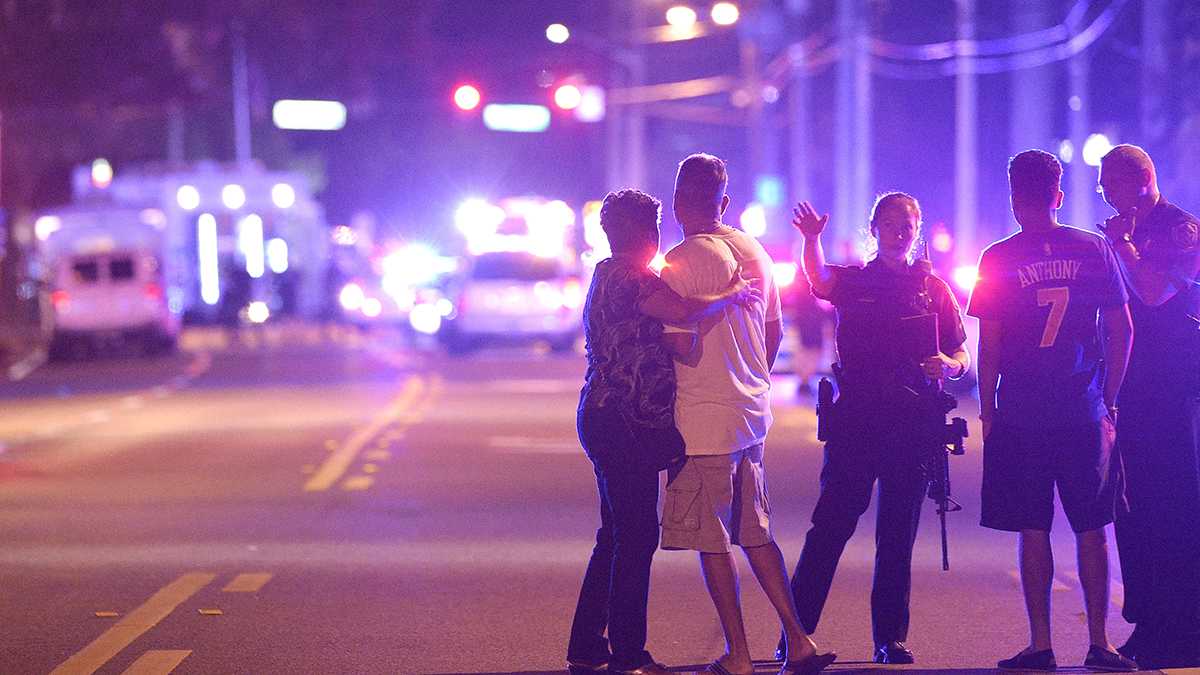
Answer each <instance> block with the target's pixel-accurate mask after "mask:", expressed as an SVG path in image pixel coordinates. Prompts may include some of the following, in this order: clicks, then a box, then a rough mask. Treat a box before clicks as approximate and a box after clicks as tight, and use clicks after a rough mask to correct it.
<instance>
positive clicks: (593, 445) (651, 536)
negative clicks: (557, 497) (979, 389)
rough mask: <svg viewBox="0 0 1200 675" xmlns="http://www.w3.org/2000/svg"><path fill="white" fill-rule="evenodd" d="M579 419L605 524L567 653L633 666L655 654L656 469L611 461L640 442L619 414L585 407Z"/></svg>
mask: <svg viewBox="0 0 1200 675" xmlns="http://www.w3.org/2000/svg"><path fill="white" fill-rule="evenodd" d="M578 424H579V436H580V440H581V441H582V443H583V446H584V448H585V449H586V450H587V452H588V456H589V457H591V459H592V463H593V466H594V469H595V472H596V487H597V488H598V489H599V492H600V529H599V530H596V546H595V548H593V549H592V557H591V560H589V561H588V566H587V572H586V573H585V574H584V577H583V587H582V588H581V589H580V591H579V603H578V604H577V605H576V606H575V619H574V621H573V622H572V624H571V641H570V643H569V644H568V646H567V658H568V659H569V660H571V661H581V662H590V663H597V662H603V661H609V663H610V666H611V667H612V668H613V669H616V670H632V669H634V668H639V667H641V666H643V665H645V664H646V663H648V662H649V661H650V660H651V657H650V654H649V653H648V652H647V651H646V602H647V600H648V598H649V594H650V561H651V559H652V557H653V556H654V551H655V549H656V548H657V547H658V472H657V471H654V470H652V469H645V468H631V467H628V466H622V465H621V464H620V463H618V462H613V461H608V460H609V459H610V458H612V457H614V456H627V454H626V452H625V451H626V450H628V449H629V448H630V447H632V445H631V444H633V443H634V442H635V439H633V438H630V434H629V432H628V429H627V427H626V426H625V425H624V424H623V423H621V420H620V419H619V418H617V417H615V415H612V414H610V413H608V412H605V411H604V409H598V410H595V411H593V410H587V411H584V412H581V413H580V416H579V421H578ZM622 444H625V445H622ZM606 629H607V632H608V637H607V639H606V638H605V630H606ZM610 649H611V655H612V657H611V661H610V659H609V654H610Z"/></svg>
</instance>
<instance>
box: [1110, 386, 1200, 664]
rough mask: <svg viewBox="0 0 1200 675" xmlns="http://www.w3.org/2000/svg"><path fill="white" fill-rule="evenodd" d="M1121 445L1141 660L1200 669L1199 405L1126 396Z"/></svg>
mask: <svg viewBox="0 0 1200 675" xmlns="http://www.w3.org/2000/svg"><path fill="white" fill-rule="evenodd" d="M1170 389H1171V388H1170V387H1167V386H1164V387H1163V389H1162V390H1161V391H1163V392H1168V391H1170ZM1117 448H1118V452H1120V455H1121V460H1122V462H1123V463H1124V468H1125V481H1126V497H1127V499H1128V501H1129V511H1128V512H1127V513H1118V514H1117V520H1116V535H1117V550H1118V554H1119V555H1120V559H1121V577H1122V580H1123V581H1124V584H1125V606H1124V610H1123V612H1122V614H1123V615H1124V617H1125V619H1126V620H1127V621H1129V622H1130V623H1134V624H1136V625H1137V628H1136V634H1135V640H1136V642H1137V648H1136V651H1137V654H1138V662H1139V663H1140V664H1142V665H1143V666H1144V667H1153V668H1164V667H1183V666H1196V665H1200V400H1197V399H1196V398H1195V397H1192V396H1187V395H1186V394H1180V395H1178V396H1154V397H1147V398H1144V399H1143V398H1139V397H1136V396H1135V395H1131V393H1128V392H1125V391H1123V392H1122V393H1121V413H1120V418H1119V419H1118V423H1117Z"/></svg>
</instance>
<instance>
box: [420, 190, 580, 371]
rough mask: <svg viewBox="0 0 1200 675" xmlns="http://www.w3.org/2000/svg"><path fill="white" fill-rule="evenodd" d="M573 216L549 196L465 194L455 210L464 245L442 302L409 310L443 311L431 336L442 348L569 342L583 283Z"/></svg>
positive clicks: (574, 334)
mask: <svg viewBox="0 0 1200 675" xmlns="http://www.w3.org/2000/svg"><path fill="white" fill-rule="evenodd" d="M575 220H576V216H575V212H574V210H572V209H571V207H570V206H568V205H567V204H566V203H564V202H562V201H557V200H547V199H541V198H536V197H520V198H511V199H504V200H500V201H499V202H498V203H495V204H493V203H489V202H486V201H483V200H479V199H472V200H468V201H467V202H465V203H464V204H463V205H462V206H460V207H459V209H458V210H457V212H456V214H455V225H456V227H457V228H458V230H459V232H461V233H462V235H463V237H464V239H465V242H466V248H467V255H466V256H465V258H464V261H463V269H462V271H461V274H459V275H458V277H457V278H456V280H455V282H454V283H453V284H451V285H450V286H449V287H448V288H447V294H446V298H445V300H446V301H445V302H441V303H439V307H438V308H434V309H430V310H429V311H422V310H419V309H417V308H414V316H415V317H420V318H426V315H430V316H432V315H433V314H435V313H436V315H438V316H440V317H443V318H442V320H441V321H440V325H439V330H438V335H439V337H440V339H441V341H442V342H443V343H444V344H445V345H446V347H447V348H448V349H449V350H450V351H455V352H459V351H466V350H469V349H471V348H473V347H476V346H480V345H482V344H486V343H492V342H501V341H511V340H532V339H542V340H546V341H548V342H549V343H550V346H551V347H552V348H553V349H555V350H561V351H565V350H569V349H571V348H572V347H573V346H574V344H575V341H576V339H577V338H578V336H579V335H580V333H581V331H582V327H581V320H582V311H583V300H584V293H585V289H586V286H585V283H586V280H585V279H584V278H583V268H582V265H581V264H580V261H579V255H578V253H577V249H576V247H575V244H574V236H575V229H574V228H575Z"/></svg>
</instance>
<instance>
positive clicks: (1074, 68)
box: [1067, 49, 1096, 229]
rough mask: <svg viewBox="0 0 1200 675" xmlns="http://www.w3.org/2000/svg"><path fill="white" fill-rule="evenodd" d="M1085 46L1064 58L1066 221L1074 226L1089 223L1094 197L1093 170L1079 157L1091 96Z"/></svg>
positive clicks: (1089, 69)
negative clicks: (1068, 154)
mask: <svg viewBox="0 0 1200 675" xmlns="http://www.w3.org/2000/svg"><path fill="white" fill-rule="evenodd" d="M1090 61H1091V55H1090V54H1089V53H1088V50H1086V49H1085V50H1083V51H1081V52H1079V53H1078V54H1075V55H1074V56H1072V57H1071V58H1070V60H1069V61H1068V62H1067V82H1068V84H1067V91H1068V95H1069V96H1070V98H1068V99H1067V128H1068V130H1069V134H1070V137H1071V143H1072V144H1074V146H1075V161H1073V162H1071V164H1070V168H1069V169H1068V171H1067V173H1068V184H1069V187H1068V188H1067V189H1068V194H1069V196H1068V198H1067V201H1068V203H1069V204H1070V207H1071V208H1070V221H1069V222H1070V223H1071V224H1072V225H1075V226H1076V227H1082V228H1085V229H1086V228H1088V227H1090V226H1091V225H1092V200H1093V199H1094V198H1095V197H1096V170H1095V169H1094V168H1092V167H1090V166H1088V165H1087V164H1086V163H1085V162H1084V161H1083V146H1084V143H1085V142H1086V141H1087V137H1088V133H1089V129H1088V125H1089V124H1090V123H1091V122H1090V114H1089V113H1090V110H1091V100H1090V98H1091V97H1090V96H1089V95H1088V75H1089V73H1090V71H1091V63H1090Z"/></svg>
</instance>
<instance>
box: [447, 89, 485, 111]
mask: <svg viewBox="0 0 1200 675" xmlns="http://www.w3.org/2000/svg"><path fill="white" fill-rule="evenodd" d="M482 101H483V95H482V94H480V93H479V89H478V88H476V87H475V86H473V85H470V84H462V85H459V86H458V87H457V88H456V89H455V90H454V105H456V106H458V109H459V110H465V111H471V110H474V109H476V108H478V107H479V104H480V102H482Z"/></svg>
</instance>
